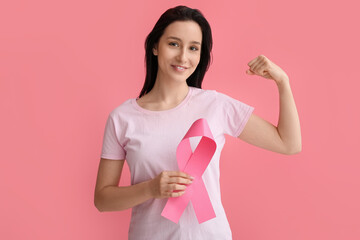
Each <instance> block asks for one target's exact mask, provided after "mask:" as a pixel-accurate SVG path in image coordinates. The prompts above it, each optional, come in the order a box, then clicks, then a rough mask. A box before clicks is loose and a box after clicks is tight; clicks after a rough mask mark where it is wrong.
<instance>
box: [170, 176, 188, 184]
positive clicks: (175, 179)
mask: <svg viewBox="0 0 360 240" xmlns="http://www.w3.org/2000/svg"><path fill="white" fill-rule="evenodd" d="M168 183H177V184H190V183H192V180H191V179H189V178H183V177H170V178H169V182H168Z"/></svg>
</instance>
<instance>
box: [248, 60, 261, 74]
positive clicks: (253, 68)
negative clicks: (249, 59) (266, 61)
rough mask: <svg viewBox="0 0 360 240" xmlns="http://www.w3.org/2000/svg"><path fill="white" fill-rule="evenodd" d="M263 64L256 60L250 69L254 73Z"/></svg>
mask: <svg viewBox="0 0 360 240" xmlns="http://www.w3.org/2000/svg"><path fill="white" fill-rule="evenodd" d="M259 64H261V63H260V61H257V62H254V63H253V64H252V65H251V66H250V70H251V71H252V72H254V73H257V72H256V68H257V67H258V65H259Z"/></svg>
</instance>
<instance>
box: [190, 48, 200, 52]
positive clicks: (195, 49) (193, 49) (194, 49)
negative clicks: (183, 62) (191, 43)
mask: <svg viewBox="0 0 360 240" xmlns="http://www.w3.org/2000/svg"><path fill="white" fill-rule="evenodd" d="M190 49H191V50H192V51H197V50H199V49H198V48H197V47H190Z"/></svg>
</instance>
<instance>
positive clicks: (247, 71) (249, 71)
mask: <svg viewBox="0 0 360 240" xmlns="http://www.w3.org/2000/svg"><path fill="white" fill-rule="evenodd" d="M246 73H247V74H250V75H255V73H254V72H253V71H251V69H248V70H246Z"/></svg>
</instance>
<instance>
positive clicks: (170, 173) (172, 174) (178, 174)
mask: <svg viewBox="0 0 360 240" xmlns="http://www.w3.org/2000/svg"><path fill="white" fill-rule="evenodd" d="M167 174H168V176H169V177H183V178H189V179H194V177H192V176H191V175H189V174H187V173H184V172H182V171H168V172H167Z"/></svg>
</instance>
